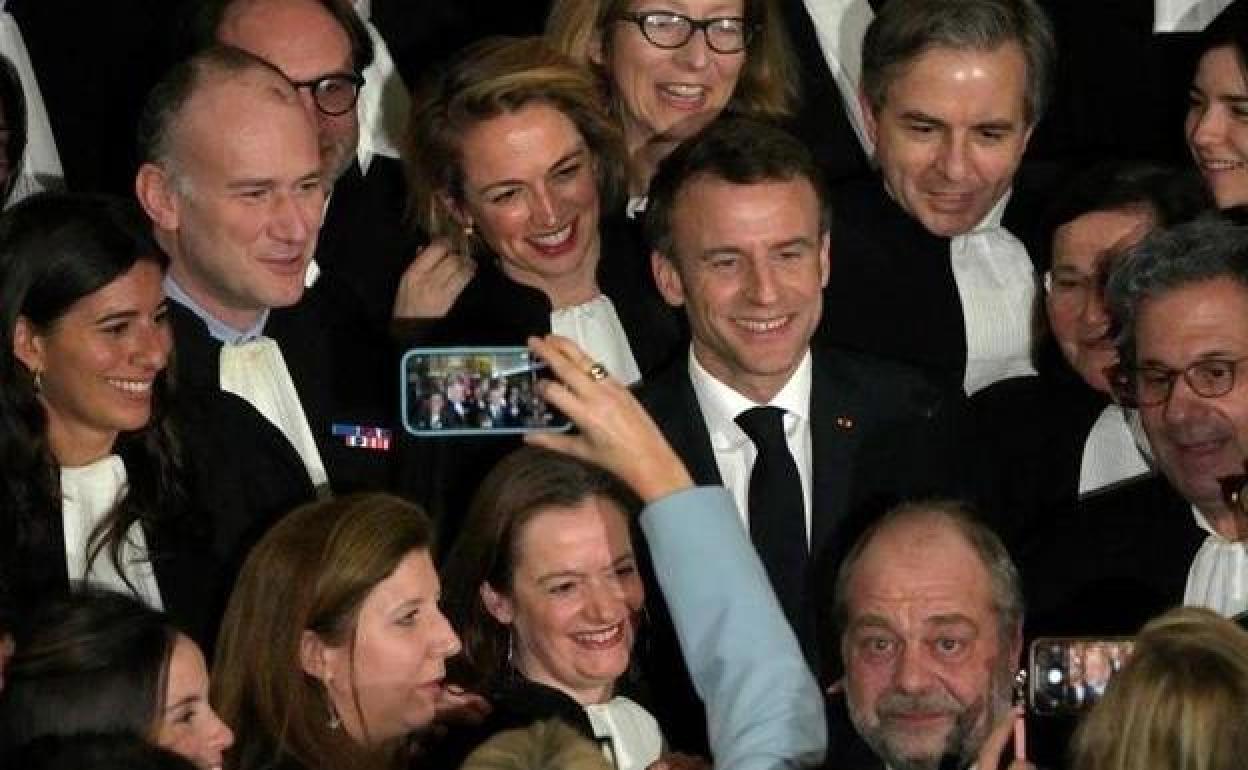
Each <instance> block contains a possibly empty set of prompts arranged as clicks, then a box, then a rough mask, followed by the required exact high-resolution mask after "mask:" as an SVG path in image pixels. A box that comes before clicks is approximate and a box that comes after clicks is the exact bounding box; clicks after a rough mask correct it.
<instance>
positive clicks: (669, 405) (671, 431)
mask: <svg viewBox="0 0 1248 770" xmlns="http://www.w3.org/2000/svg"><path fill="white" fill-rule="evenodd" d="M641 395H642V402H643V403H644V404H645V406H646V408H647V409H648V410H649V411H650V414H651V416H653V417H654V421H655V422H656V423H658V425H659V429H660V430H662V431H663V435H664V437H665V438H666V439H667V442H668V443H669V444H671V445H672V449H674V450H676V454H677V455H679V456H680V459H682V460H684V461H685V466H686V467H687V468H688V469H689V475H691V476H693V481H694V483H695V484H700V485H707V484H723V483H724V482H723V479H722V478H721V477H720V475H719V464H718V463H716V462H715V451H714V449H713V448H712V447H711V434H710V432H709V431H707V429H706V421H705V420H704V419H703V418H702V407H701V406H700V405H699V404H698V397H697V394H695V393H694V392H693V382H692V381H691V380H690V379H689V360H688V358H686V357H685V356H678V357H677V360H676V361H674V362H673V363H672V364H671V365H670V366H668V367H667V368H666V369H664V370H663V371H662V372H660V373H659V374H658V375H656V376H655V377H653V378H652V379H650V380H648V381H647V382H646V383H645V384H644V385H643V387H642V391H641Z"/></svg>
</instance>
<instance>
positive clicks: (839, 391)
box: [810, 350, 864, 558]
mask: <svg viewBox="0 0 1248 770" xmlns="http://www.w3.org/2000/svg"><path fill="white" fill-rule="evenodd" d="M812 357H813V367H812V373H811V387H810V437H811V441H810V444H811V495H810V497H811V509H812V510H811V517H810V521H811V537H810V552H811V555H812V556H813V557H815V558H818V556H819V554H820V553H821V552H822V550H823V548H824V546H825V545H827V541H828V538H829V537H830V536H831V535H833V533H835V532H836V530H837V529H838V528H839V526H840V525H841V524H842V523H843V521H844V520H845V517H846V515H847V513H848V506H849V491H850V479H851V478H852V477H853V470H854V468H853V463H854V447H855V446H856V445H857V443H858V442H857V429H856V428H855V426H857V425H859V423H861V421H862V418H863V411H864V409H863V407H864V404H863V402H862V399H861V394H860V393H859V392H858V391H857V389H856V388H855V387H854V383H853V381H852V380H851V379H850V378H848V377H845V376H843V374H841V373H840V372H839V371H838V369H839V367H837V365H836V361H835V359H834V357H833V355H832V354H830V353H827V352H824V351H819V350H812Z"/></svg>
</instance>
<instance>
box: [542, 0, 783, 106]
mask: <svg viewBox="0 0 1248 770" xmlns="http://www.w3.org/2000/svg"><path fill="white" fill-rule="evenodd" d="M633 2H634V0H554V1H553V2H552V3H551V5H550V14H549V15H548V16H547V17H546V38H547V39H548V40H549V41H550V43H551V45H553V46H554V47H555V48H556V49H558V50H560V51H562V52H563V53H565V54H567V55H568V56H570V57H571V58H572V60H573V61H575V62H576V63H577V64H579V65H581V66H583V67H586V68H593V69H594V70H596V71H597V73H598V75H599V77H600V79H601V81H602V83H603V88H604V90H607V91H610V90H611V89H610V87H609V85H608V84H609V83H610V81H611V76H610V73H608V72H604V71H602V68H601V67H598V66H597V65H595V64H594V62H593V60H592V58H591V55H592V52H593V51H594V50H595V49H597V48H598V47H599V46H601V47H602V49H603V50H608V51H609V48H610V45H611V35H610V34H609V31H610V30H611V27H612V25H613V24H614V23H615V21H616V20H617V19H618V18H620V14H622V13H627V12H628V11H629V10H630V8H629V6H630V5H632V4H633ZM660 7H661V6H660ZM743 7H744V9H745V18H746V21H747V22H749V23H750V24H752V25H754V27H755V32H754V37H753V38H752V39H751V41H750V45H749V47H748V48H746V50H745V64H744V65H743V66H742V67H741V75H740V77H739V78H738V80H737V87H736V89H735V90H734V91H733V92H732V99H731V100H729V102H728V109H730V110H733V111H735V112H740V113H742V114H745V115H750V116H753V117H759V118H769V119H773V120H775V119H782V118H787V117H789V116H790V115H792V114H793V112H794V111H795V110H796V109H797V103H798V98H799V96H800V94H799V93H798V85H797V84H798V82H799V78H798V64H797V59H796V57H795V55H794V53H793V44H792V43H791V42H790V40H789V35H788V32H787V30H786V29H785V24H784V15H783V14H782V13H781V12H780V7H779V0H744V3H743ZM633 31H636V30H635V28H634V30H633Z"/></svg>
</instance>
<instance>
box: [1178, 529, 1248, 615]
mask: <svg viewBox="0 0 1248 770" xmlns="http://www.w3.org/2000/svg"><path fill="white" fill-rule="evenodd" d="M1192 516H1193V517H1194V518H1195V519H1196V526H1198V527H1200V528H1201V529H1203V530H1204V531H1205V532H1207V533H1208V536H1207V537H1206V538H1205V542H1204V543H1202V544H1201V546H1200V550H1198V551H1197V552H1196V558H1194V559H1192V566H1191V567H1190V568H1189V569H1188V572H1187V586H1186V588H1185V589H1184V591H1183V604H1184V605H1186V606H1188V607H1204V608H1206V609H1210V610H1213V611H1214V612H1216V613H1218V614H1219V615H1222V616H1224V617H1228V618H1229V617H1234V616H1235V615H1238V614H1240V613H1241V612H1244V611H1245V610H1248V548H1246V543H1245V541H1243V540H1234V541H1232V540H1227V539H1226V538H1225V537H1223V536H1222V535H1219V534H1218V533H1217V531H1216V530H1214V528H1213V526H1212V525H1210V524H1209V520H1208V519H1207V518H1205V515H1204V514H1203V513H1201V512H1200V509H1198V508H1196V506H1192Z"/></svg>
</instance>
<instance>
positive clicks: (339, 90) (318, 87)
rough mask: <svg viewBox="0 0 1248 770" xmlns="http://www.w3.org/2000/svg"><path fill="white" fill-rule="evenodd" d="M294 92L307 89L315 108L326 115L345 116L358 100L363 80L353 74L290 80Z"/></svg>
mask: <svg viewBox="0 0 1248 770" xmlns="http://www.w3.org/2000/svg"><path fill="white" fill-rule="evenodd" d="M291 85H293V86H294V87H295V88H296V90H297V89H300V88H306V89H308V93H310V94H312V101H313V102H314V103H315V104H316V108H317V109H318V110H320V111H321V112H323V113H324V114H326V115H345V114H347V113H348V112H350V111H351V110H352V109H353V108H354V107H355V102H356V100H357V99H359V98H360V88H361V87H363V85H364V78H363V76H361V75H357V74H355V73H349V74H348V73H344V72H338V73H335V74H332V75H321V76H320V77H319V78H313V79H311V80H292V81H291Z"/></svg>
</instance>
